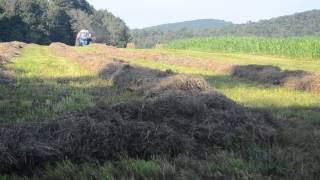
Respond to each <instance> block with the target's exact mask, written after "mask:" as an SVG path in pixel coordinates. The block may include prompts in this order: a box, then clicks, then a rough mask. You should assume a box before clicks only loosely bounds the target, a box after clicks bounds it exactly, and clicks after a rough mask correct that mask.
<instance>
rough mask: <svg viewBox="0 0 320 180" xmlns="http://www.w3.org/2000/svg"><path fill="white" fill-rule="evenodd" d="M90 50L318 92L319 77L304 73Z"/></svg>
mask: <svg viewBox="0 0 320 180" xmlns="http://www.w3.org/2000/svg"><path fill="white" fill-rule="evenodd" d="M90 47H92V48H95V49H96V50H97V52H96V53H97V54H99V56H100V57H101V56H102V57H109V58H114V57H118V58H123V59H126V58H130V59H145V60H151V61H157V62H163V63H167V64H173V65H181V66H187V67H192V68H199V69H205V70H213V71H215V72H220V73H224V74H228V75H231V76H235V77H241V78H246V79H249V80H252V81H257V82H260V83H263V84H266V85H280V86H285V87H288V88H292V89H297V90H307V91H314V92H319V91H320V90H319V89H320V85H319V80H318V79H319V78H318V77H319V75H318V74H316V73H311V72H307V71H283V70H281V69H280V68H279V67H276V66H271V65H236V64H229V63H224V62H218V61H214V60H204V59H197V58H192V57H176V56H169V55H167V54H162V53H148V52H134V51H125V50H122V49H117V48H113V47H109V46H105V45H99V44H93V45H91V46H90ZM109 62H110V61H109Z"/></svg>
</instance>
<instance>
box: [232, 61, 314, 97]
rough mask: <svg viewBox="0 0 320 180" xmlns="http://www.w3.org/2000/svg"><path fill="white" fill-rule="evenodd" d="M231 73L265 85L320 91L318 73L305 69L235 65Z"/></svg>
mask: <svg viewBox="0 0 320 180" xmlns="http://www.w3.org/2000/svg"><path fill="white" fill-rule="evenodd" d="M231 75H233V76H237V77H241V78H247V79H250V80H253V81H258V82H261V83H264V84H267V85H281V86H285V87H288V88H291V89H297V90H306V91H314V92H320V75H317V74H315V73H310V72H306V71H282V70H281V69H280V68H279V67H275V66H267V65H246V66H236V67H235V68H234V69H233V71H232V72H231Z"/></svg>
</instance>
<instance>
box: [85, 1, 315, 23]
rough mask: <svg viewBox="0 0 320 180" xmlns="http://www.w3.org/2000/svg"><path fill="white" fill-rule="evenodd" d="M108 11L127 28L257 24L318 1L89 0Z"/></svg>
mask: <svg viewBox="0 0 320 180" xmlns="http://www.w3.org/2000/svg"><path fill="white" fill-rule="evenodd" d="M88 1H89V2H90V3H91V4H92V5H93V6H94V7H95V8H96V9H107V10H109V11H110V12H112V13H113V14H114V15H116V16H118V17H120V18H121V19H123V20H124V21H125V22H126V23H127V25H128V26H129V27H130V28H143V27H148V26H154V25H159V24H165V23H173V22H180V21H186V20H194V19H211V18H212V19H222V20H227V21H232V22H234V23H244V22H247V21H258V20H261V19H269V18H272V17H277V16H282V15H289V14H293V13H295V12H303V11H307V10H312V9H320V0H88Z"/></svg>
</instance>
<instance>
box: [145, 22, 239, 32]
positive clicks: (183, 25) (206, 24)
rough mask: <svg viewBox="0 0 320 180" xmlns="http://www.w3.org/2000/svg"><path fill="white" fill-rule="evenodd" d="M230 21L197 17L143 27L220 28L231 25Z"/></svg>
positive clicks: (153, 28) (150, 28)
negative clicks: (190, 19)
mask: <svg viewBox="0 0 320 180" xmlns="http://www.w3.org/2000/svg"><path fill="white" fill-rule="evenodd" d="M232 24H233V23H232V22H227V21H224V20H218V19H198V20H193V21H184V22H178V23H170V24H163V25H159V26H153V27H148V28H144V29H145V30H161V31H177V30H180V29H183V28H186V29H191V30H204V29H212V28H222V27H225V26H229V25H232Z"/></svg>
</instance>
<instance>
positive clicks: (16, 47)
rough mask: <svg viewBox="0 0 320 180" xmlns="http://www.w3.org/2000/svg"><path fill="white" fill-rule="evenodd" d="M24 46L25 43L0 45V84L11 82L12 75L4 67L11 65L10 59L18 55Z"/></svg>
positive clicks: (14, 42)
mask: <svg viewBox="0 0 320 180" xmlns="http://www.w3.org/2000/svg"><path fill="white" fill-rule="evenodd" d="M24 46H25V43H21V42H16V41H13V42H7V43H0V84H2V83H5V84H8V83H10V82H12V79H11V74H12V73H11V72H10V70H8V69H6V68H5V67H4V65H6V64H9V63H12V59H13V58H14V57H17V56H19V55H20V51H21V49H22V48H23V47H24Z"/></svg>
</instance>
